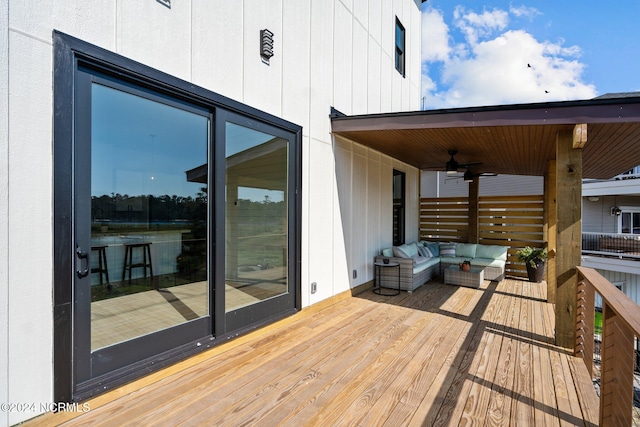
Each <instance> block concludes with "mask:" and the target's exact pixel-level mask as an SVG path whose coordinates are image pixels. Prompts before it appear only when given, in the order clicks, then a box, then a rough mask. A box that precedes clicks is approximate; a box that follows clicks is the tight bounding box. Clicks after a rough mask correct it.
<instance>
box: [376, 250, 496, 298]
mask: <svg viewBox="0 0 640 427" xmlns="http://www.w3.org/2000/svg"><path fill="white" fill-rule="evenodd" d="M507 250H508V247H507V246H498V245H482V244H476V243H444V242H431V241H420V242H413V243H407V244H404V245H401V246H394V247H392V248H387V249H384V250H383V251H382V254H381V255H378V256H376V257H375V258H374V262H383V260H384V259H389V262H392V263H395V262H397V263H398V264H400V289H402V290H405V291H409V292H411V291H413V290H415V289H416V288H418V287H420V286H422V285H423V284H425V283H427V282H428V281H429V280H431V278H432V277H434V276H443V275H444V270H445V269H446V268H448V267H450V266H451V265H458V264H460V263H461V262H462V261H469V262H470V263H471V266H472V267H482V268H484V279H485V280H498V281H500V280H502V279H503V278H504V269H505V265H506V262H507ZM397 275H398V271H397V270H396V269H395V268H380V277H379V280H380V285H382V286H383V287H389V288H393V287H396V286H397V280H398V279H397V277H398V276H397Z"/></svg>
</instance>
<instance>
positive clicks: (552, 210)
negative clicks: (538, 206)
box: [543, 160, 558, 304]
mask: <svg viewBox="0 0 640 427" xmlns="http://www.w3.org/2000/svg"><path fill="white" fill-rule="evenodd" d="M556 185H557V182H556V161H555V160H551V161H549V165H548V166H547V173H546V174H545V175H544V227H543V235H544V237H543V239H544V241H545V242H547V252H548V254H549V257H548V258H547V271H546V273H545V274H546V277H545V278H546V280H547V301H548V302H550V303H552V304H555V303H556V286H557V285H556V283H557V281H556V251H557V246H556V241H557V236H556V233H557V222H558V206H557V202H556Z"/></svg>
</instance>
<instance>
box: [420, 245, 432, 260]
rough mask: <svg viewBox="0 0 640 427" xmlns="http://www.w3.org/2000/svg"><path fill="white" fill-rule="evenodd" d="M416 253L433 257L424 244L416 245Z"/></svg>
mask: <svg viewBox="0 0 640 427" xmlns="http://www.w3.org/2000/svg"><path fill="white" fill-rule="evenodd" d="M418 253H420V256H423V257H425V258H433V254H432V253H431V251H430V250H429V248H428V247H426V246H422V245H418Z"/></svg>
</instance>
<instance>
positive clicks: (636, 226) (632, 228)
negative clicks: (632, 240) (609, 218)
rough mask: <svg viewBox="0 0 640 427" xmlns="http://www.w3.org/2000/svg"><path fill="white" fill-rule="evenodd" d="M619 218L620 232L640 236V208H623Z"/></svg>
mask: <svg viewBox="0 0 640 427" xmlns="http://www.w3.org/2000/svg"><path fill="white" fill-rule="evenodd" d="M620 210H621V211H622V212H621V213H620V215H619V216H618V232H619V233H623V234H627V233H628V234H640V208H638V207H628V208H625V207H621V208H620Z"/></svg>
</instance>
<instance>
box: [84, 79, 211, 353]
mask: <svg viewBox="0 0 640 427" xmlns="http://www.w3.org/2000/svg"><path fill="white" fill-rule="evenodd" d="M209 126H210V124H209V118H208V117H207V116H204V115H202V114H195V113H193V112H191V111H187V110H185V109H181V108H176V107H175V106H171V105H168V104H167V103H163V102H162V103H161V102H158V101H156V100H153V99H149V98H147V97H142V96H137V95H135V94H132V93H129V92H126V91H122V90H118V89H115V88H112V87H108V86H105V85H102V84H98V83H93V84H92V85H91V218H90V222H91V256H90V257H89V259H90V264H91V265H90V271H89V277H88V279H89V280H90V289H91V296H90V300H91V303H90V304H91V308H90V316H91V328H90V329H91V351H96V350H98V349H101V348H105V347H108V346H112V345H115V344H118V343H122V342H125V341H129V340H132V339H135V338H138V337H141V336H144V335H148V334H152V333H155V332H157V331H160V330H163V329H167V328H171V327H174V326H176V325H179V324H183V323H186V322H189V321H191V320H194V319H198V318H202V317H205V316H208V315H209V286H208V282H207V280H208V268H207V267H208V255H207V253H208V249H207V248H208V244H207V241H208V232H207V229H208V227H207V199H208V196H207V193H208V191H207V182H208V181H207V151H208V140H209ZM87 219H88V218H87Z"/></svg>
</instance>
